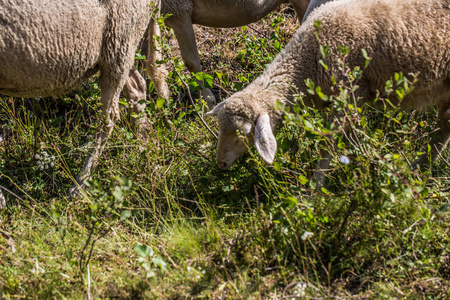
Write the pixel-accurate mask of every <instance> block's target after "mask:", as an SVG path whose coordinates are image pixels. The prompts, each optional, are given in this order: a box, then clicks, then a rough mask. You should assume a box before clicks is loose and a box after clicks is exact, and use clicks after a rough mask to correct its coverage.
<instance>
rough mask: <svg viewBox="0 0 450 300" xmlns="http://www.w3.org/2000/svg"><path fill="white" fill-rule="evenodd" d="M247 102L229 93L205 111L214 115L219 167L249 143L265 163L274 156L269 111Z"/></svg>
mask: <svg viewBox="0 0 450 300" xmlns="http://www.w3.org/2000/svg"><path fill="white" fill-rule="evenodd" d="M249 104H250V101H243V99H241V98H240V97H234V96H233V97H231V98H230V99H228V100H226V101H223V102H221V103H220V104H218V105H217V106H216V107H215V108H213V109H212V110H211V111H210V112H208V115H217V117H218V123H219V142H218V144H217V163H218V165H219V167H220V168H221V169H224V170H226V169H228V168H229V167H231V166H232V165H233V164H234V162H235V161H236V159H237V158H238V157H239V156H241V155H242V154H243V153H245V151H247V149H248V148H249V147H250V146H251V145H252V144H255V147H256V150H257V151H258V153H259V155H261V157H262V158H263V159H264V161H266V162H267V163H269V164H271V163H272V162H273V161H274V159H275V153H276V151H277V141H276V139H275V136H274V134H273V131H272V125H271V120H270V117H269V114H268V113H267V112H264V111H259V110H258V109H255V106H252V105H249Z"/></svg>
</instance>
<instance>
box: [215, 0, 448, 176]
mask: <svg viewBox="0 0 450 300" xmlns="http://www.w3.org/2000/svg"><path fill="white" fill-rule="evenodd" d="M316 20H319V22H321V25H320V27H321V29H320V30H319V31H318V35H319V37H316V35H315V34H316V33H317V30H316V27H315V23H314V22H315V21H316ZM449 32H450V0H408V1H405V0H365V1H357V0H340V1H336V2H330V3H327V4H325V5H323V6H321V7H319V8H317V9H316V10H315V11H314V12H313V13H312V14H311V15H310V16H309V17H308V19H307V20H306V21H305V23H303V24H302V26H301V27H300V29H299V30H298V31H297V33H296V34H295V36H294V37H293V39H292V40H291V41H290V42H289V43H288V45H287V46H286V47H285V49H284V50H283V51H282V52H281V53H280V54H279V55H278V56H277V57H276V58H275V60H274V61H273V62H272V63H271V64H270V65H269V66H268V67H267V68H266V70H265V71H264V72H263V74H262V75H261V76H259V77H258V78H257V79H255V80H254V82H252V83H251V84H250V85H249V86H247V87H246V88H245V89H244V90H242V91H240V92H238V93H235V94H234V95H232V96H231V97H230V98H228V99H227V100H225V101H223V102H221V103H220V104H218V105H217V106H216V107H215V108H214V109H213V110H211V111H210V112H209V113H208V114H210V115H217V117H218V124H219V141H218V145H217V162H218V165H219V167H220V168H222V169H228V168H229V167H230V166H232V165H233V163H234V162H235V160H236V159H237V158H238V157H239V156H240V155H241V154H243V153H244V152H245V151H246V150H247V146H246V143H248V145H252V144H254V145H255V148H256V150H257V151H258V153H259V154H260V156H261V157H262V158H263V160H264V161H265V162H267V163H269V164H270V163H272V162H273V161H274V158H275V153H276V150H277V142H276V139H275V136H274V134H273V131H274V129H275V128H276V127H277V126H278V125H279V124H280V122H281V121H282V119H283V113H282V112H281V111H280V110H278V109H276V108H275V107H277V101H279V102H280V103H282V104H284V105H286V106H287V107H289V106H290V105H291V103H293V102H294V93H295V92H296V91H298V92H304V97H303V100H304V103H305V105H311V106H312V105H314V106H316V107H324V106H325V105H326V102H324V101H322V100H320V99H319V97H318V96H317V95H311V94H309V93H308V92H306V91H307V86H306V83H305V81H306V79H311V80H312V81H313V82H314V83H315V85H316V86H320V87H321V88H322V91H323V92H324V93H325V94H327V93H328V94H331V93H332V91H331V80H330V76H329V75H328V74H327V72H326V71H325V70H324V68H323V67H322V66H321V65H320V64H319V60H320V59H322V55H321V53H320V49H319V46H320V45H326V46H328V47H329V51H330V55H329V58H328V59H327V60H326V61H325V63H326V64H327V65H328V67H329V69H330V71H331V73H332V74H335V76H336V75H338V74H342V73H340V71H339V66H338V65H339V63H338V62H337V59H336V56H335V55H336V54H337V53H338V47H339V46H345V45H347V46H349V53H348V56H347V57H346V62H347V63H349V66H350V68H352V69H353V67H355V66H362V67H364V63H365V58H364V55H363V53H362V50H361V49H364V50H365V51H366V53H369V55H370V56H371V58H372V60H371V61H370V63H369V64H368V66H367V69H365V70H364V72H363V74H362V76H361V78H360V79H359V81H358V85H359V89H357V90H356V92H355V93H356V96H357V97H358V98H359V99H361V103H362V102H364V101H366V102H368V101H371V100H373V99H375V98H376V93H377V92H381V93H382V92H383V91H384V84H385V82H386V81H387V80H389V79H390V78H393V76H394V74H395V73H396V72H403V74H410V73H414V74H417V73H418V75H417V80H418V81H417V82H416V83H415V84H414V90H413V91H412V93H410V94H409V95H407V96H406V97H405V98H404V99H403V100H402V101H401V103H400V101H398V100H397V98H396V97H395V96H394V95H392V96H390V97H389V100H390V101H391V102H392V103H394V104H395V105H398V106H399V107H400V108H401V109H421V108H426V107H429V106H432V105H436V106H437V109H438V119H439V127H440V129H439V133H440V137H439V138H437V139H435V140H433V141H432V144H431V145H432V151H431V152H432V153H431V157H432V160H431V161H433V160H434V159H435V158H436V157H437V156H438V155H439V152H441V151H442V150H443V149H444V147H445V146H446V144H447V142H448V139H449V136H450V123H449V121H450V55H449V53H450V47H449V45H450V35H449ZM318 39H320V42H319V41H318ZM335 78H339V77H335ZM237 131H239V132H241V133H243V134H244V137H246V140H245V139H244V140H242V139H241V138H239V137H238V135H237V134H236V132H237ZM330 156H331V155H330V153H325V155H324V156H323V157H322V159H320V160H319V162H318V165H317V168H316V171H315V173H314V175H313V179H315V180H316V181H317V182H318V184H323V182H324V171H325V170H326V169H327V168H328V166H329V163H330ZM421 162H422V163H424V162H426V159H424V157H422V158H421Z"/></svg>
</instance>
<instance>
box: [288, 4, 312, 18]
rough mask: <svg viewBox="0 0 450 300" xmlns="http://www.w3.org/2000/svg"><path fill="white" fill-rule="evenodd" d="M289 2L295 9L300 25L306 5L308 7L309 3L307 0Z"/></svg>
mask: <svg viewBox="0 0 450 300" xmlns="http://www.w3.org/2000/svg"><path fill="white" fill-rule="evenodd" d="M290 2H291V5H292V6H293V7H294V9H295V12H296V14H297V18H298V21H299V23H301V22H302V19H303V16H304V15H305V13H306V10H307V9H308V5H309V3H310V1H309V0H290Z"/></svg>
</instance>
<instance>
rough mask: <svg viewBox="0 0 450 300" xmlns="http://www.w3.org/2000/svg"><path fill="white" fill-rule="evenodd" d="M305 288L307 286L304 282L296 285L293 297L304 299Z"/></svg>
mask: <svg viewBox="0 0 450 300" xmlns="http://www.w3.org/2000/svg"><path fill="white" fill-rule="evenodd" d="M307 286H308V285H307V284H306V283H304V282H299V283H297V284H296V285H295V287H294V295H295V296H296V297H305V296H306V293H305V290H306V287H307Z"/></svg>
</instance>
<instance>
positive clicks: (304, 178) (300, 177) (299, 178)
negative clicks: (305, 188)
mask: <svg viewBox="0 0 450 300" xmlns="http://www.w3.org/2000/svg"><path fill="white" fill-rule="evenodd" d="M298 180H300V184H302V185H304V184H307V183H308V181H309V180H308V178H306V177H305V176H303V175H300V176H298Z"/></svg>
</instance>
